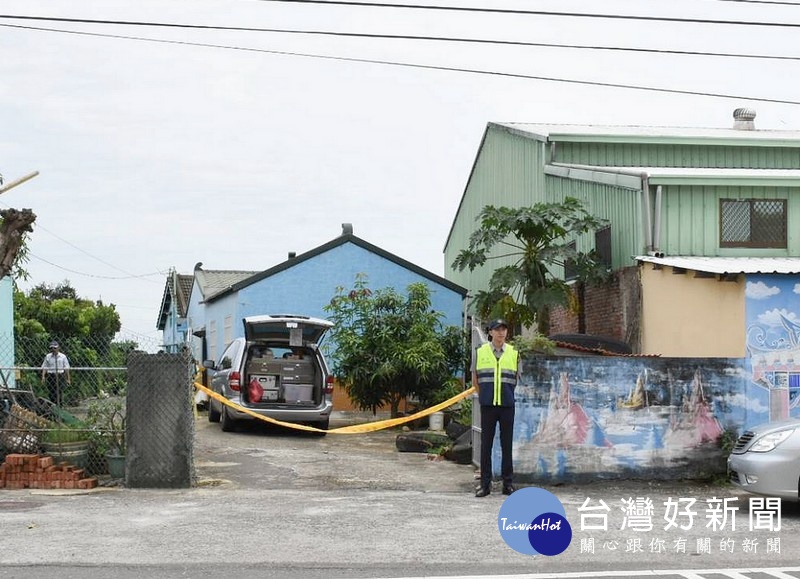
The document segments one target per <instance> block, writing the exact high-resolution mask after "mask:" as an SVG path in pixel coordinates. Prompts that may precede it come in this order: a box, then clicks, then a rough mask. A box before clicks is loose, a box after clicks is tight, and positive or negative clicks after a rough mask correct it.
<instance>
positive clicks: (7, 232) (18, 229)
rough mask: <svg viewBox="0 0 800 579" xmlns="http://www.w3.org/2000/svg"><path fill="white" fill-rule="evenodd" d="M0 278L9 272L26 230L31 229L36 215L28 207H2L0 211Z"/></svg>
mask: <svg viewBox="0 0 800 579" xmlns="http://www.w3.org/2000/svg"><path fill="white" fill-rule="evenodd" d="M0 217H2V218H3V223H2V224H0V279H2V278H4V277H5V276H7V275H8V274H9V273H11V268H12V267H13V266H14V261H15V260H16V259H17V254H18V253H19V250H20V248H21V247H22V240H23V238H24V235H25V233H26V232H29V231H33V227H32V225H33V222H34V221H36V215H34V213H33V211H31V210H30V209H23V210H22V211H18V210H17V209H3V210H2V211H0Z"/></svg>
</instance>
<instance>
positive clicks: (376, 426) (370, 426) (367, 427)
mask: <svg viewBox="0 0 800 579" xmlns="http://www.w3.org/2000/svg"><path fill="white" fill-rule="evenodd" d="M194 387H195V388H197V389H198V390H200V391H202V392H205V393H206V394H208V395H209V397H211V398H213V399H214V400H217V401H219V402H222V403H223V404H226V405H228V406H230V407H231V408H235V409H236V410H238V411H239V412H244V413H245V414H247V415H249V416H252V417H253V418H258V419H259V420H263V421H264V422H270V423H272V424H277V425H279V426H285V427H287V428H296V429H297V430H306V431H309V432H330V433H331V434H360V433H362V432H375V431H376V430H383V429H384V428H391V427H393V426H399V425H400V424H404V423H406V422H411V421H412V420H416V419H417V418H422V417H423V416H428V415H429V414H433V413H434V412H439V411H440V410H444V409H445V408H447V407H448V406H452V405H453V404H455V403H456V402H458V401H460V400H463V399H464V398H466V397H468V396H471V395H472V394H473V393H474V392H475V387H474V386H473V387H471V388H469V389H468V390H464V391H463V392H461V393H460V394H458V395H456V396H453V397H452V398H450V399H449V400H445V401H444V402H440V403H439V404H437V405H435V406H431V407H430V408H426V409H425V410H420V411H419V412H417V413H416V414H412V415H411V416H403V417H402V418H390V419H388V420H378V421H377V422H367V423H364V424H353V425H351V426H342V427H341V428H332V429H330V430H323V429H322V428H314V427H313V426H306V425H305V424H295V423H293V422H283V421H282V420H275V419H274V418H269V417H268V416H261V415H260V414H258V413H256V412H253V411H252V410H250V409H248V408H245V407H243V406H239V405H238V404H234V403H233V402H231V401H230V400H228V399H227V398H225V397H224V396H220V395H219V394H217V393H216V392H214V391H213V390H209V389H208V388H206V387H205V386H203V385H202V384H201V383H200V382H195V383H194Z"/></svg>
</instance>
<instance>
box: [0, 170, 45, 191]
mask: <svg viewBox="0 0 800 579" xmlns="http://www.w3.org/2000/svg"><path fill="white" fill-rule="evenodd" d="M38 174H39V171H34V172H33V173H28V174H27V175H25V176H24V177H20V178H19V179H16V180H14V181H11V183H7V184H5V185H2V183H3V179H2V178H0V193H5V192H6V191H8V190H9V189H12V188H14V187H16V186H17V185H22V184H23V183H24V182H25V181H30V180H31V179H33V178H34V177H36V175H38Z"/></svg>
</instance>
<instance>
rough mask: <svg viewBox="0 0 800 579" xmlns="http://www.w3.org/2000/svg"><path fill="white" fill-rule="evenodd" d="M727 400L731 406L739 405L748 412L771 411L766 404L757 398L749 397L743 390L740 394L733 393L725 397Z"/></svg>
mask: <svg viewBox="0 0 800 579" xmlns="http://www.w3.org/2000/svg"><path fill="white" fill-rule="evenodd" d="M725 401H726V402H727V403H728V404H730V405H731V406H738V407H741V408H744V409H745V410H747V411H748V412H758V413H761V412H769V407H768V406H764V405H763V404H761V402H760V401H759V400H757V399H755V398H747V397H745V395H744V394H742V393H741V392H740V393H738V394H731V395H729V396H726V397H725Z"/></svg>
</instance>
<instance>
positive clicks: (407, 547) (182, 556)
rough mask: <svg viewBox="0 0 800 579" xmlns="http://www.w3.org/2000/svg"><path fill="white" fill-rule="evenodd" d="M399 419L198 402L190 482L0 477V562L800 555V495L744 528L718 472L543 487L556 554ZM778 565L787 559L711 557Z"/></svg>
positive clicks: (38, 572) (340, 573)
mask: <svg viewBox="0 0 800 579" xmlns="http://www.w3.org/2000/svg"><path fill="white" fill-rule="evenodd" d="M397 434H398V431H397V430H392V431H380V432H375V433H372V434H362V435H334V434H329V435H328V436H326V437H322V438H320V437H315V436H311V435H308V434H302V433H287V432H284V431H276V430H275V429H272V428H248V429H246V430H244V431H242V432H236V433H223V432H221V430H220V429H219V426H218V425H214V424H209V423H208V422H207V420H206V419H205V416H204V415H201V416H200V418H199V420H198V421H197V424H196V449H195V463H196V470H197V483H198V484H197V485H196V486H195V487H193V488H190V489H180V490H150V489H126V488H121V487H109V488H104V489H101V490H99V491H97V492H90V493H83V494H79V493H72V492H65V491H60V492H57V491H8V490H0V577H51V576H53V574H54V573H55V574H57V575H58V576H60V577H82V578H83V577H86V578H89V579H92V578H94V577H98V578H99V577H101V576H102V577H108V576H112V577H123V578H126V577H134V576H135V577H141V576H148V577H164V578H167V577H169V578H171V577H201V576H202V577H218V576H223V575H224V576H226V577H230V576H231V574H233V575H235V576H236V577H237V579H238V578H247V577H286V578H288V579H292V578H300V577H304V578H312V579H313V578H317V577H319V578H322V577H325V578H360V577H420V576H428V577H430V576H489V575H492V576H494V575H506V576H509V575H522V576H531V574H537V575H538V574H546V576H547V577H550V576H551V575H552V574H557V575H558V574H563V573H573V574H577V575H574V576H575V577H589V576H592V577H594V576H598V577H599V576H602V574H606V575H605V576H607V577H611V576H620V577H623V576H624V577H630V576H653V575H654V573H655V572H656V571H661V570H664V571H665V572H669V573H672V574H674V576H675V577H684V578H686V577H691V578H692V579H697V578H698V577H704V578H705V577H708V579H720V576H727V577H731V578H733V579H743V577H748V578H749V579H761V577H762V576H763V577H764V579H766V578H768V577H771V578H775V577H778V578H780V579H800V573H794V572H792V571H786V569H789V568H792V567H794V566H796V564H797V561H798V559H800V558H799V557H798V555H797V553H798V552H800V510H798V509H797V507H794V506H791V505H788V504H786V503H784V505H783V506H782V513H781V518H780V523H781V528H780V530H777V531H774V532H773V531H766V530H763V529H762V530H756V531H750V530H749V529H748V518H749V509H748V504H747V497H746V495H744V496H740V495H738V494H737V493H736V491H734V490H733V489H732V488H729V487H727V486H720V485H696V484H687V483H655V482H646V481H634V482H626V483H619V482H616V483H614V482H607V481H606V482H598V483H595V484H591V485H583V486H569V485H563V486H558V487H545V488H546V489H547V490H549V491H551V492H552V493H553V494H555V495H556V496H557V497H558V498H559V500H560V501H561V503H562V504H563V505H564V508H565V512H566V515H567V519H568V520H569V521H570V522H571V524H572V526H573V537H572V542H571V544H570V546H569V548H568V549H567V550H566V551H564V552H563V553H561V554H559V555H556V556H553V557H546V556H541V555H539V556H531V555H525V554H521V553H518V552H516V551H515V550H513V549H511V548H510V547H509V546H508V545H507V544H506V543H505V541H504V540H503V538H502V536H501V534H500V532H499V530H498V513H499V511H500V508H501V506H502V505H503V501H504V499H505V497H503V496H502V495H500V494H499V493H498V492H495V493H494V494H492V495H490V496H489V497H487V498H484V499H477V498H475V497H474V496H473V490H472V489H473V487H474V482H475V479H474V476H475V472H474V469H473V468H472V467H471V466H469V465H457V464H454V463H450V462H447V461H433V460H428V458H427V457H426V455H423V454H416V453H400V452H397V450H396V448H395V444H394V441H395V438H396V436H397ZM637 497H639V498H642V499H644V498H645V497H646V498H648V499H649V500H650V501H651V502H652V504H653V505H654V506H655V515H654V516H653V517H652V523H653V526H652V529H651V530H649V531H644V530H642V529H639V530H636V529H634V528H632V527H631V526H630V521H629V522H628V526H627V527H626V526H625V524H626V523H625V520H624V519H625V517H624V512H623V509H622V505H624V502H623V501H625V500H627V499H635V498H637ZM679 497H682V498H694V499H696V502H697V504H696V508H695V510H697V511H698V513H697V516H696V518H695V520H694V522H693V525H692V527H691V528H690V529H687V530H682V529H681V530H678V529H676V528H672V529H669V530H664V526H665V522H664V521H665V519H663V517H662V515H663V514H664V507H663V504H664V503H665V502H667V501H669V500H670V499H672V500H676V499H677V498H679ZM713 498H729V499H733V498H737V499H738V500H737V503H738V506H739V507H740V510H739V511H738V512H737V513H736V517H735V518H736V523H737V526H736V529H735V530H733V529H730V528H728V529H724V530H716V531H714V530H712V529H710V528H709V527H708V526H707V522H708V519H706V513H705V511H704V509H706V508H708V501H709V500H711V499H713ZM587 499H590V501H591V504H592V505H598V504H600V501H604V502H605V504H606V505H607V506H608V507H609V511H608V525H607V529H602V530H598V529H590V528H588V527H589V525H586V526H587V528H586V529H582V528H581V525H582V513H583V514H586V511H581V510H579V509H581V508H582V506H583V504H584V502H585V501H586V500H587ZM683 522H684V523H685V522H686V521H683ZM659 541H660V542H659ZM681 543H682V545H683V549H682V550H681V546H680V544H681ZM723 543H724V544H725V550H722V544H723ZM659 544H660V545H661V550H659V549H657V548H656V549H655V550H654V545H659ZM754 544H756V545H755V547H754ZM770 545H771V548H770ZM770 549H771V550H770ZM776 549H777V551H776ZM774 568H779V569H783V570H784V571H781V572H773V573H772V574H770V573H765V572H762V571H757V572H756V571H753V572H750V573H749V574H748V573H739V572H738V571H737V572H730V571H726V572H722V571H720V570H731V569H738V570H743V569H750V570H752V569H774ZM698 569H700V570H706V571H705V572H700V573H697V572H696V570H698ZM686 570H695V571H693V573H694V574H692V575H687V574H686V573H687V571H686ZM715 570H716V571H715ZM736 573H739V574H738V575H737V574H736ZM775 573H778V574H775ZM781 573H783V574H781ZM655 574H657V573H655ZM558 576H560V575H558ZM542 577H544V576H542Z"/></svg>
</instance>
